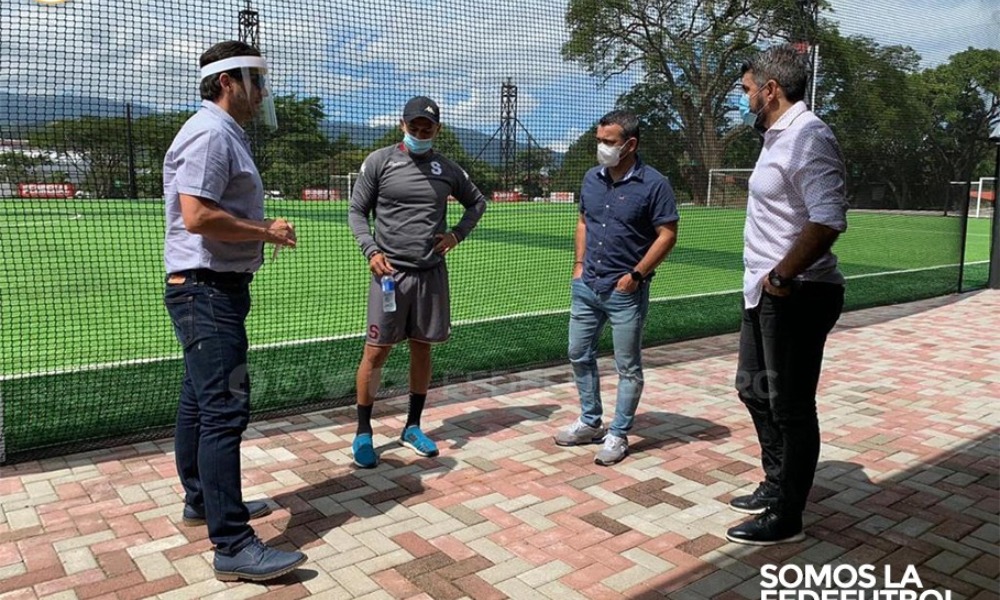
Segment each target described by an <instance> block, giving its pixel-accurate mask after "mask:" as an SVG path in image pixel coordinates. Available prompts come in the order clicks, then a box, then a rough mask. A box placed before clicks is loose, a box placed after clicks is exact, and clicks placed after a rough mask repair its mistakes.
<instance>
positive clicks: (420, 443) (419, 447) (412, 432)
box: [399, 425, 438, 456]
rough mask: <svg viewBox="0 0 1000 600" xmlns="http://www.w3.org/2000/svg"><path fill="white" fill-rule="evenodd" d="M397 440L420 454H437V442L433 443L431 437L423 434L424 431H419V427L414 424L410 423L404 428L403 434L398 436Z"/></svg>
mask: <svg viewBox="0 0 1000 600" xmlns="http://www.w3.org/2000/svg"><path fill="white" fill-rule="evenodd" d="M399 441H400V443H402V444H403V445H404V446H406V447H407V448H409V449H411V450H413V451H414V452H416V453H417V454H419V455H420V456H437V455H438V447H437V444H435V443H434V442H433V441H432V440H431V438H429V437H427V436H426V435H424V432H423V431H420V428H419V427H417V426H416V425H410V426H409V427H407V428H406V429H404V430H403V435H402V437H400V438H399Z"/></svg>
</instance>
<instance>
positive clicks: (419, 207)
mask: <svg viewBox="0 0 1000 600" xmlns="http://www.w3.org/2000/svg"><path fill="white" fill-rule="evenodd" d="M449 196H453V197H454V198H456V199H457V200H458V201H459V202H460V203H462V206H464V207H465V213H464V214H463V215H462V219H461V220H460V221H459V222H458V224H457V225H455V227H454V228H453V229H452V230H451V231H452V233H454V234H455V235H456V236H457V237H458V241H462V240H464V239H465V238H466V237H468V235H469V233H470V232H471V231H472V229H473V228H474V227H475V226H476V223H478V222H479V219H480V218H481V217H482V216H483V212H485V211H486V198H485V197H484V196H483V194H482V192H480V191H479V188H477V187H476V186H475V184H474V183H472V181H470V180H469V176H468V174H467V173H466V172H465V171H464V170H462V168H461V167H459V166H458V165H457V164H455V163H454V162H453V161H451V160H450V159H448V158H446V157H444V156H442V155H441V154H438V153H437V152H436V151H433V150H432V151H430V152H428V153H427V154H426V155H424V156H414V155H411V154H410V153H409V152H407V151H406V149H405V147H403V145H402V144H396V145H394V146H389V147H386V148H381V149H379V150H376V151H374V152H372V153H371V154H369V155H368V158H366V159H365V162H364V164H363V165H361V172H360V174H359V175H358V180H357V182H356V183H355V184H354V190H353V192H352V193H351V206H350V209H349V211H348V213H347V224H348V225H349V226H350V228H351V233H353V234H354V239H356V240H357V242H358V246H360V247H361V252H362V253H364V255H365V258H368V259H370V258H371V257H372V255H373V254H374V253H375V252H376V251H382V252H383V253H385V257H386V258H387V259H389V264H391V265H392V266H393V267H395V268H397V269H410V270H424V269H430V268H433V267H436V266H438V265H439V264H441V263H442V262H443V261H444V257H443V256H441V255H440V254H436V253H435V252H434V234H437V233H445V232H447V231H448V221H447V216H448V197H449ZM372 212H374V213H375V231H374V235H372V230H371V227H370V224H369V215H371V213H372Z"/></svg>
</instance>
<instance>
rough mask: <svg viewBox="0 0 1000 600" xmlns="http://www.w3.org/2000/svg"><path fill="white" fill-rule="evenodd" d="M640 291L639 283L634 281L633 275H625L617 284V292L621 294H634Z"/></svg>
mask: <svg viewBox="0 0 1000 600" xmlns="http://www.w3.org/2000/svg"><path fill="white" fill-rule="evenodd" d="M637 289H639V282H638V281H636V280H635V279H632V274H631V273H625V274H624V275H622V276H621V278H620V279H619V280H618V283H616V284H615V291H617V292H619V293H621V294H633V293H635V291H636V290H637Z"/></svg>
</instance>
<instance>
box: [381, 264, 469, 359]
mask: <svg viewBox="0 0 1000 600" xmlns="http://www.w3.org/2000/svg"><path fill="white" fill-rule="evenodd" d="M392 277H393V279H395V280H396V311H395V312H390V313H386V312H383V311H382V283H381V279H380V278H377V277H375V275H372V278H371V283H370V284H369V285H368V327H367V329H366V330H365V331H366V332H367V336H366V338H365V341H366V342H367V343H369V344H373V345H376V346H391V345H393V344H396V343H398V342H401V341H403V340H405V339H407V338H409V339H411V340H416V341H418V342H429V343H435V342H443V341H445V340H447V339H448V336H450V335H451V306H450V304H451V301H450V299H449V297H448V268H447V267H446V266H445V264H444V263H441V265H440V266H437V267H434V268H433V269H427V270H426V271H396V272H395V273H393V275H392Z"/></svg>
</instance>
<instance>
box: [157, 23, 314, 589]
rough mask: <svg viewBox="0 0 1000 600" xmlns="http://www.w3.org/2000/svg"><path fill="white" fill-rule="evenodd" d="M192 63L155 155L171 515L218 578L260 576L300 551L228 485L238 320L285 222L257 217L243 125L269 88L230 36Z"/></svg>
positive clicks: (258, 192) (232, 474)
mask: <svg viewBox="0 0 1000 600" xmlns="http://www.w3.org/2000/svg"><path fill="white" fill-rule="evenodd" d="M200 62H201V97H202V104H201V109H200V110H199V111H198V112H197V113H195V115H194V116H192V117H191V118H190V119H188V121H187V122H186V123H185V124H184V126H183V127H182V128H181V130H180V132H179V133H178V134H177V136H176V137H175V138H174V141H173V143H172V144H171V145H170V148H169V150H167V154H166V157H165V158H164V161H163V196H164V201H165V206H166V237H165V244H164V263H165V265H166V271H167V277H166V291H165V293H164V303H165V304H166V307H167V312H168V313H169V314H170V319H171V321H172V323H173V327H174V333H175V335H176V337H177V340H178V341H179V342H180V344H181V347H182V349H183V351H184V378H183V383H182V385H181V395H180V404H179V406H178V410H177V429H176V436H175V440H174V446H175V450H176V463H177V473H178V475H179V476H180V480H181V484H182V485H183V487H184V512H183V519H182V520H183V523H184V524H185V525H187V526H196V525H207V526H208V537H209V539H210V540H211V541H212V544H213V545H214V546H215V557H214V560H213V567H214V569H215V575H216V577H217V578H218V579H220V580H223V581H233V580H236V579H249V580H254V581H263V580H268V579H273V578H275V577H278V576H280V575H283V574H285V573H288V572H289V571H291V570H293V569H295V567H297V566H298V565H300V564H302V563H303V562H305V560H306V557H305V555H303V554H302V553H301V552H283V551H280V550H275V549H273V548H268V547H267V546H265V545H264V544H263V543H262V542H261V541H260V539H258V538H257V536H256V535H255V534H254V530H253V529H252V528H251V527H250V525H249V524H248V521H249V520H250V519H252V518H256V517H260V516H264V515H266V514H268V513H270V512H271V509H270V507H269V506H268V505H267V504H266V503H265V502H261V501H250V502H245V503H244V501H243V494H242V489H241V485H240V440H241V437H242V434H243V431H244V430H245V429H246V427H247V423H248V421H249V419H250V380H249V375H248V372H247V350H248V340H247V333H246V327H245V321H246V317H247V314H248V313H249V311H250V287H249V286H250V280H251V279H253V274H254V272H255V271H257V269H258V268H260V266H261V263H262V262H263V250H264V243H265V242H269V243H272V244H275V245H277V246H279V247H281V246H288V247H294V246H295V243H296V239H295V229H294V228H293V227H292V224H291V223H288V222H286V221H284V220H282V219H275V220H272V219H265V218H264V186H263V184H262V183H261V179H260V174H259V173H258V172H257V167H256V166H255V165H254V162H253V157H252V155H251V153H250V144H249V140H248V138H247V136H246V133H245V132H244V130H243V127H244V126H245V125H246V124H247V123H249V122H250V120H251V119H253V118H254V117H255V116H257V115H258V113H260V112H261V111H262V108H263V106H264V105H265V104H266V101H267V100H268V98H269V94H268V91H267V89H266V87H265V86H264V79H263V78H264V76H265V74H266V73H267V63H266V61H265V60H264V58H263V57H261V56H260V52H258V51H257V50H256V49H255V48H253V47H251V46H248V45H247V44H244V43H243V42H236V41H230V42H221V43H219V44H216V45H214V46H212V47H211V48H209V49H208V50H207V51H206V52H205V53H204V54H202V56H201V61H200ZM272 111H273V108H272ZM265 112H266V111H265ZM271 116H272V117H273V112H272V114H271ZM272 122H273V119H272Z"/></svg>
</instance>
